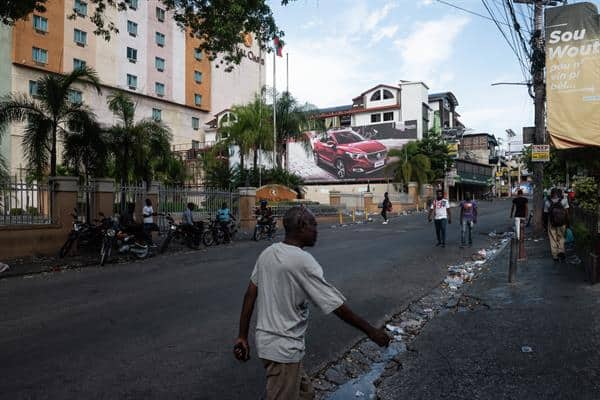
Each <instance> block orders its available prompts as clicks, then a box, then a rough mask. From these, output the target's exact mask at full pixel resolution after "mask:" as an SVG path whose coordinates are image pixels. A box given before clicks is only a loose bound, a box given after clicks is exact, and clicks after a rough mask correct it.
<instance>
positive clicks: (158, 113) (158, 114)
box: [152, 108, 162, 122]
mask: <svg viewBox="0 0 600 400" xmlns="http://www.w3.org/2000/svg"><path fill="white" fill-rule="evenodd" d="M152 119H153V120H155V121H156V122H160V121H161V119H162V110H161V109H159V108H153V109H152Z"/></svg>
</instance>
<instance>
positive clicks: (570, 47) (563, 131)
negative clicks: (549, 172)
mask: <svg viewBox="0 0 600 400" xmlns="http://www.w3.org/2000/svg"><path fill="white" fill-rule="evenodd" d="M545 24H546V25H545V30H546V73H547V77H546V93H547V110H548V116H547V121H548V132H549V133H550V137H551V139H552V143H553V144H554V145H555V146H556V148H558V149H568V148H573V147H582V146H600V118H599V117H598V116H599V115H600V16H599V15H598V9H597V8H596V6H595V5H594V4H592V3H575V4H571V5H567V6H561V7H548V8H546V11H545Z"/></svg>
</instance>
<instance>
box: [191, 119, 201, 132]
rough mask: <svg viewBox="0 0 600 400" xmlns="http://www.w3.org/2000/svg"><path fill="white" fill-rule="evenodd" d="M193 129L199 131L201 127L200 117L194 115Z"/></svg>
mask: <svg viewBox="0 0 600 400" xmlns="http://www.w3.org/2000/svg"><path fill="white" fill-rule="evenodd" d="M192 129H193V130H195V131H197V130H198V129H200V119H199V118H196V117H192Z"/></svg>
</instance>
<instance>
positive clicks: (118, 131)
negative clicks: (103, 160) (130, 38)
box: [107, 92, 171, 207]
mask: <svg viewBox="0 0 600 400" xmlns="http://www.w3.org/2000/svg"><path fill="white" fill-rule="evenodd" d="M108 108H109V109H110V110H111V111H112V112H113V114H114V115H115V116H116V117H117V119H118V120H119V122H118V123H117V124H116V125H113V126H112V127H111V128H109V129H108V131H107V133H108V147H109V150H110V152H111V153H112V156H113V161H114V168H115V175H116V178H117V179H118V180H119V181H120V183H121V186H125V185H126V184H127V183H130V182H139V181H145V182H146V184H147V185H149V184H150V182H151V180H152V179H153V178H154V176H155V174H156V173H157V172H158V171H160V170H161V169H162V168H161V166H165V165H168V160H169V158H170V157H171V148H170V141H171V132H170V130H169V128H168V127H167V126H166V125H165V124H163V123H162V122H160V121H155V120H153V119H150V118H146V119H143V120H141V121H138V122H135V120H134V118H135V108H136V107H135V103H134V102H133V101H132V100H131V98H130V97H129V96H128V95H127V94H125V93H123V92H118V93H116V94H112V95H110V96H109V97H108ZM124 206H125V198H124V196H122V198H121V207H124Z"/></svg>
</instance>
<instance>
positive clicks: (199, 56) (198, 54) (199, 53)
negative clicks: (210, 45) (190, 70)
mask: <svg viewBox="0 0 600 400" xmlns="http://www.w3.org/2000/svg"><path fill="white" fill-rule="evenodd" d="M194 58H195V59H196V60H198V61H200V60H202V50H200V49H199V48H197V47H196V48H195V49H194Z"/></svg>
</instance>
